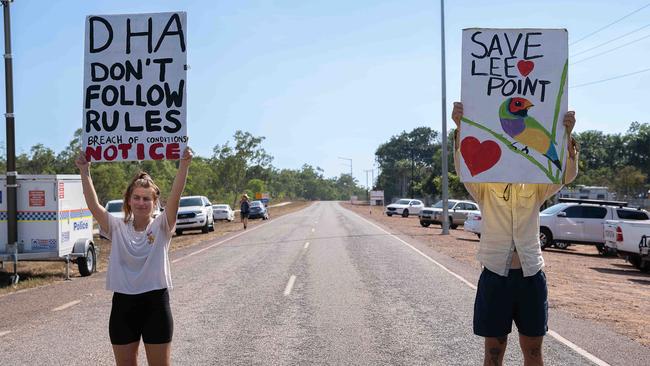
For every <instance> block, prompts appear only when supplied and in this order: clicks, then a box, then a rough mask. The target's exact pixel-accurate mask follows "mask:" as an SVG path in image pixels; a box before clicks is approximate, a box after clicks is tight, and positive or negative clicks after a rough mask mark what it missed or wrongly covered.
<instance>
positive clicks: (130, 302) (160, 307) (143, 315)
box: [108, 288, 174, 345]
mask: <svg viewBox="0 0 650 366" xmlns="http://www.w3.org/2000/svg"><path fill="white" fill-rule="evenodd" d="M108 333H109V335H110V337H111V343H112V344H115V345H123V344H129V343H133V342H139V341H140V337H142V341H143V342H144V343H147V344H163V343H169V342H171V341H172V335H173V333H174V319H173V318H172V311H171V308H170V306H169V292H168V291H167V289H166V288H165V289H161V290H154V291H149V292H145V293H142V294H137V295H126V294H122V293H119V292H115V293H113V307H112V309H111V318H110V320H109V322H108Z"/></svg>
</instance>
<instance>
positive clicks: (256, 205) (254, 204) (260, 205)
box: [251, 201, 262, 207]
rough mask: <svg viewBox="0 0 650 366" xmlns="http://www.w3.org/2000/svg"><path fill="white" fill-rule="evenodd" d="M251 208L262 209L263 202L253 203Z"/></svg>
mask: <svg viewBox="0 0 650 366" xmlns="http://www.w3.org/2000/svg"><path fill="white" fill-rule="evenodd" d="M251 207H262V202H261V201H253V202H251Z"/></svg>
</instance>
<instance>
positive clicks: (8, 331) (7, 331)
mask: <svg viewBox="0 0 650 366" xmlns="http://www.w3.org/2000/svg"><path fill="white" fill-rule="evenodd" d="M9 333H11V331H10V330H5V331H4V332H0V337H4V336H6V335H7V334H9Z"/></svg>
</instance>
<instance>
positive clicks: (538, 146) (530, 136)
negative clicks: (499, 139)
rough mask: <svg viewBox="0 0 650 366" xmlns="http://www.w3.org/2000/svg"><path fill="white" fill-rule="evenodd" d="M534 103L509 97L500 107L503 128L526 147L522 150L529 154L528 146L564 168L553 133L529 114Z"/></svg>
mask: <svg viewBox="0 0 650 366" xmlns="http://www.w3.org/2000/svg"><path fill="white" fill-rule="evenodd" d="M532 106H533V104H532V103H531V102H530V101H529V100H528V99H525V98H519V97H514V98H508V99H506V100H505V101H504V102H503V103H501V107H499V119H500V120H501V128H503V130H504V131H505V132H506V133H507V134H508V136H510V137H512V138H513V139H514V140H515V142H513V143H512V145H513V146H514V144H515V143H517V142H519V143H521V144H522V145H524V146H525V147H524V148H523V149H521V151H523V152H525V153H526V154H528V152H529V150H528V147H530V148H532V149H533V150H535V151H537V152H539V153H540V154H542V155H544V156H545V157H546V158H547V159H548V160H550V161H551V162H552V163H553V164H555V166H557V167H558V169H562V163H560V159H558V156H557V150H556V149H555V143H554V141H553V140H552V139H551V134H550V132H548V131H547V130H546V129H545V128H544V126H542V124H541V123H539V122H537V120H536V119H535V118H533V117H531V116H529V115H528V110H529V109H530V108H531V107H532Z"/></svg>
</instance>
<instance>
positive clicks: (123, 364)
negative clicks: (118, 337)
mask: <svg viewBox="0 0 650 366" xmlns="http://www.w3.org/2000/svg"><path fill="white" fill-rule="evenodd" d="M139 345H140V341H137V342H133V343H129V344H119V345H118V344H114V345H113V355H115V364H116V365H117V366H137V364H138V346H139Z"/></svg>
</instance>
